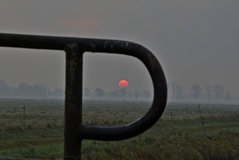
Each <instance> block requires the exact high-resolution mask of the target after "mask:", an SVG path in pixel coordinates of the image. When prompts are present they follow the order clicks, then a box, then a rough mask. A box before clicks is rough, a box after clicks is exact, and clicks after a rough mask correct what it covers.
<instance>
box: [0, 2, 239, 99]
mask: <svg viewBox="0 0 239 160" xmlns="http://www.w3.org/2000/svg"><path fill="white" fill-rule="evenodd" d="M238 16H239V1H238V0H147V1H145V0H137V1H133V0H127V1H126V0H120V1H119V0H118V1H115V0H67V1H66V0H50V1H49V0H15V1H14V0H2V1H1V5H0V22H1V23H0V32H2V33H20V34H40V35H59V36H74V37H96V38H107V39H108V38H110V39H122V40H129V41H133V42H137V43H141V44H142V45H144V46H146V47H147V48H148V49H149V50H151V51H152V52H153V53H154V54H156V56H157V58H158V59H159V61H160V63H161V64H162V67H163V69H164V70H165V73H166V78H167V81H168V82H176V83H179V84H182V86H183V87H184V90H185V92H188V91H189V89H190V87H191V85H192V84H194V83H199V84H201V85H202V86H204V85H206V84H221V85H223V86H224V89H225V91H230V92H231V94H233V95H235V94H237V95H239V94H238V93H239V84H238V82H239V74H238V71H237V69H238V67H239V64H238V60H239V54H238V53H239V20H238ZM64 58H65V57H64V52H59V51H57V52H56V51H45V50H41V51H33V50H24V49H21V50H16V49H9V48H0V79H1V80H4V81H6V82H7V83H8V84H9V85H16V84H18V83H20V82H27V83H30V84H32V83H45V84H47V85H49V86H51V87H53V88H54V87H61V88H64V67H65V66H64ZM84 59H85V64H84V85H85V86H88V87H90V88H91V89H92V90H94V89H95V88H96V87H101V88H104V89H105V90H111V89H114V88H117V87H118V86H117V82H118V80H119V79H127V80H129V89H132V90H135V89H140V90H144V89H152V84H151V81H150V78H149V77H148V76H149V75H148V73H147V71H146V70H145V68H144V66H143V65H142V64H141V62H139V61H138V60H137V59H135V58H132V57H129V58H128V57H124V56H112V55H111V56H108V55H106V54H99V55H95V54H94V55H92V54H85V57H84Z"/></svg>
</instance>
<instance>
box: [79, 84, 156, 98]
mask: <svg viewBox="0 0 239 160" xmlns="http://www.w3.org/2000/svg"><path fill="white" fill-rule="evenodd" d="M83 97H84V98H88V99H89V98H98V99H100V98H105V99H122V100H125V99H146V100H148V99H150V98H152V96H151V93H150V91H148V90H145V91H142V92H140V91H131V90H127V89H125V88H120V89H115V90H112V91H110V92H106V91H104V90H103V89H102V88H96V89H95V90H93V91H91V90H90V89H89V88H88V87H85V88H84V90H83Z"/></svg>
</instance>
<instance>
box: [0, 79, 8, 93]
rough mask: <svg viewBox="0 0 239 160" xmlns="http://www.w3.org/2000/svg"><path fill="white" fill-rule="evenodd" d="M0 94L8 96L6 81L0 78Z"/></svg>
mask: <svg viewBox="0 0 239 160" xmlns="http://www.w3.org/2000/svg"><path fill="white" fill-rule="evenodd" d="M0 96H1V97H8V96H9V87H8V85H7V83H6V82H5V81H3V80H0Z"/></svg>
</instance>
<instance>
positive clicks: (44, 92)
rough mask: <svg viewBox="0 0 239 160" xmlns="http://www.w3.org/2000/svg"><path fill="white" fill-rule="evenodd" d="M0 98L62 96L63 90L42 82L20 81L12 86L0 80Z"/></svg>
mask: <svg viewBox="0 0 239 160" xmlns="http://www.w3.org/2000/svg"><path fill="white" fill-rule="evenodd" d="M0 98H64V91H63V90H62V89H60V88H56V89H50V87H48V86H46V85H45V84H43V83H41V84H33V85H30V84H27V83H20V84H18V85H17V86H16V87H13V86H9V85H8V84H7V83H6V82H5V81H3V80H0Z"/></svg>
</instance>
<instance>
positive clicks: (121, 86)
mask: <svg viewBox="0 0 239 160" xmlns="http://www.w3.org/2000/svg"><path fill="white" fill-rule="evenodd" d="M118 85H119V87H120V88H126V87H128V85H129V82H128V81H127V80H125V79H122V80H120V81H119V83H118Z"/></svg>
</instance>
